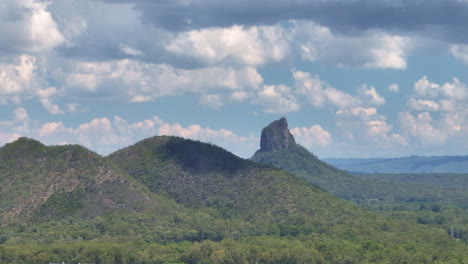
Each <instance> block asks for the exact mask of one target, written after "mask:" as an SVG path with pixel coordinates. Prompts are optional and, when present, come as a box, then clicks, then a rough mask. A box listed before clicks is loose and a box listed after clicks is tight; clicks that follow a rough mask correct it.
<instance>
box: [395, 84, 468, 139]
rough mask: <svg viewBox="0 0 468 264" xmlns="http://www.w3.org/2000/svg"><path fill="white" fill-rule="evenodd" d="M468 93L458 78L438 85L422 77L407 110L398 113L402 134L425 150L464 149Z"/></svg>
mask: <svg viewBox="0 0 468 264" xmlns="http://www.w3.org/2000/svg"><path fill="white" fill-rule="evenodd" d="M467 93H468V87H467V85H466V84H464V83H462V82H460V80H458V79H457V78H454V79H453V80H452V82H447V83H444V84H438V83H435V82H431V81H430V80H429V79H428V77H427V76H423V77H422V78H421V79H419V80H418V81H416V82H415V83H414V92H413V95H412V97H410V98H409V99H408V103H407V110H406V111H402V112H401V113H399V119H398V123H399V126H400V130H401V133H402V134H403V135H405V137H407V138H409V139H410V140H412V141H414V142H416V144H418V145H420V146H423V147H430V146H432V145H433V146H440V145H442V144H455V145H456V144H458V145H463V144H464V143H463V142H464V140H463V139H464V138H466V136H467V135H468V111H467V110H466V109H468V104H467V102H466V95H467ZM456 142H458V143H456ZM457 147H460V146H457Z"/></svg>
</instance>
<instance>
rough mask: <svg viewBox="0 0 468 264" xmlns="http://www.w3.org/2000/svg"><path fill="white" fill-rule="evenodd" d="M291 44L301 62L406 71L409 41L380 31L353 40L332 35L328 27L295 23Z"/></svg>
mask: <svg viewBox="0 0 468 264" xmlns="http://www.w3.org/2000/svg"><path fill="white" fill-rule="evenodd" d="M294 42H295V43H296V44H297V46H298V48H297V49H298V50H299V51H300V55H301V57H302V59H304V60H309V61H319V62H320V63H322V64H324V65H326V66H332V67H362V68H381V69H406V67H407V63H406V57H407V53H408V51H409V50H410V49H411V40H410V39H409V38H407V37H403V36H399V35H391V34H389V33H386V32H382V31H366V32H364V33H363V34H357V35H355V36H349V35H343V34H335V33H332V32H331V31H330V29H329V28H328V27H325V26H321V25H318V24H315V23H313V22H307V21H296V22H294Z"/></svg>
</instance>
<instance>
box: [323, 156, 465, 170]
mask: <svg viewBox="0 0 468 264" xmlns="http://www.w3.org/2000/svg"><path fill="white" fill-rule="evenodd" d="M324 161H325V162H327V163H329V164H331V165H333V166H336V167H338V168H340V169H342V170H346V171H350V172H352V173H468V156H438V157H437V156H435V157H422V156H410V157H402V158H371V159H334V158H328V159H324Z"/></svg>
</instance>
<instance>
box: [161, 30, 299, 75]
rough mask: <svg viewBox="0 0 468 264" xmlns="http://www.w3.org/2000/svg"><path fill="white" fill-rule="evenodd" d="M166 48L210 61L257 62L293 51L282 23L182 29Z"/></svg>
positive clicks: (253, 64)
mask: <svg viewBox="0 0 468 264" xmlns="http://www.w3.org/2000/svg"><path fill="white" fill-rule="evenodd" d="M166 49H167V50H168V51H170V52H173V53H175V54H178V55H183V56H187V57H192V58H196V59H199V60H201V61H203V62H204V63H207V64H211V65H216V64H219V63H229V64H240V65H252V66H255V65H262V64H266V63H268V62H278V61H282V60H284V59H285V58H286V57H287V56H288V55H289V53H290V44H289V40H288V36H287V33H286V31H285V30H284V29H283V28H282V27H281V26H280V25H275V26H252V27H249V28H244V27H242V26H238V25H234V26H231V27H227V28H207V29H201V30H194V31H189V32H183V33H180V34H178V35H177V36H176V37H175V38H174V39H172V40H171V42H170V43H169V44H168V45H167V46H166Z"/></svg>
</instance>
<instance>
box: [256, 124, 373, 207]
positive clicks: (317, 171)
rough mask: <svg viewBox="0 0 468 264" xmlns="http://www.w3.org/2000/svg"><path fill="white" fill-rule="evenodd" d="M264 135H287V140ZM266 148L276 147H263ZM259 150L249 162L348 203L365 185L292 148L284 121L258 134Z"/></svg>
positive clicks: (289, 134)
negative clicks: (282, 172)
mask: <svg viewBox="0 0 468 264" xmlns="http://www.w3.org/2000/svg"><path fill="white" fill-rule="evenodd" d="M264 135H288V137H284V136H282V137H268V136H264ZM281 140H283V142H281ZM270 145H274V146H276V147H274V148H265V147H263V146H270ZM260 146H261V147H260V149H259V150H258V151H257V152H256V153H255V154H254V155H253V157H252V158H251V160H253V161H256V162H260V163H264V164H268V165H271V166H276V167H278V168H282V169H285V170H286V171H289V172H291V173H294V174H295V175H297V176H299V177H300V178H302V179H304V180H305V181H307V182H309V183H311V184H314V185H316V186H319V187H321V188H324V189H325V190H328V191H329V192H331V193H333V194H335V195H338V196H339V197H342V198H345V199H352V198H353V197H355V194H356V193H359V192H360V191H361V190H362V188H363V187H364V186H366V185H367V183H366V182H365V181H364V180H362V179H360V178H359V177H355V176H353V175H351V174H349V173H347V172H345V171H343V170H340V169H338V168H336V167H333V166H331V165H329V164H327V163H325V162H323V161H321V160H320V159H318V158H317V157H316V156H315V155H314V154H312V153H310V152H309V151H308V150H307V149H305V148H304V147H302V146H300V145H298V144H296V143H295V140H294V137H293V135H291V133H290V132H289V129H288V123H287V120H286V119H285V118H281V119H279V120H276V121H273V122H272V123H270V124H269V125H268V126H266V127H265V128H264V129H263V130H262V137H261V144H260Z"/></svg>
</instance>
